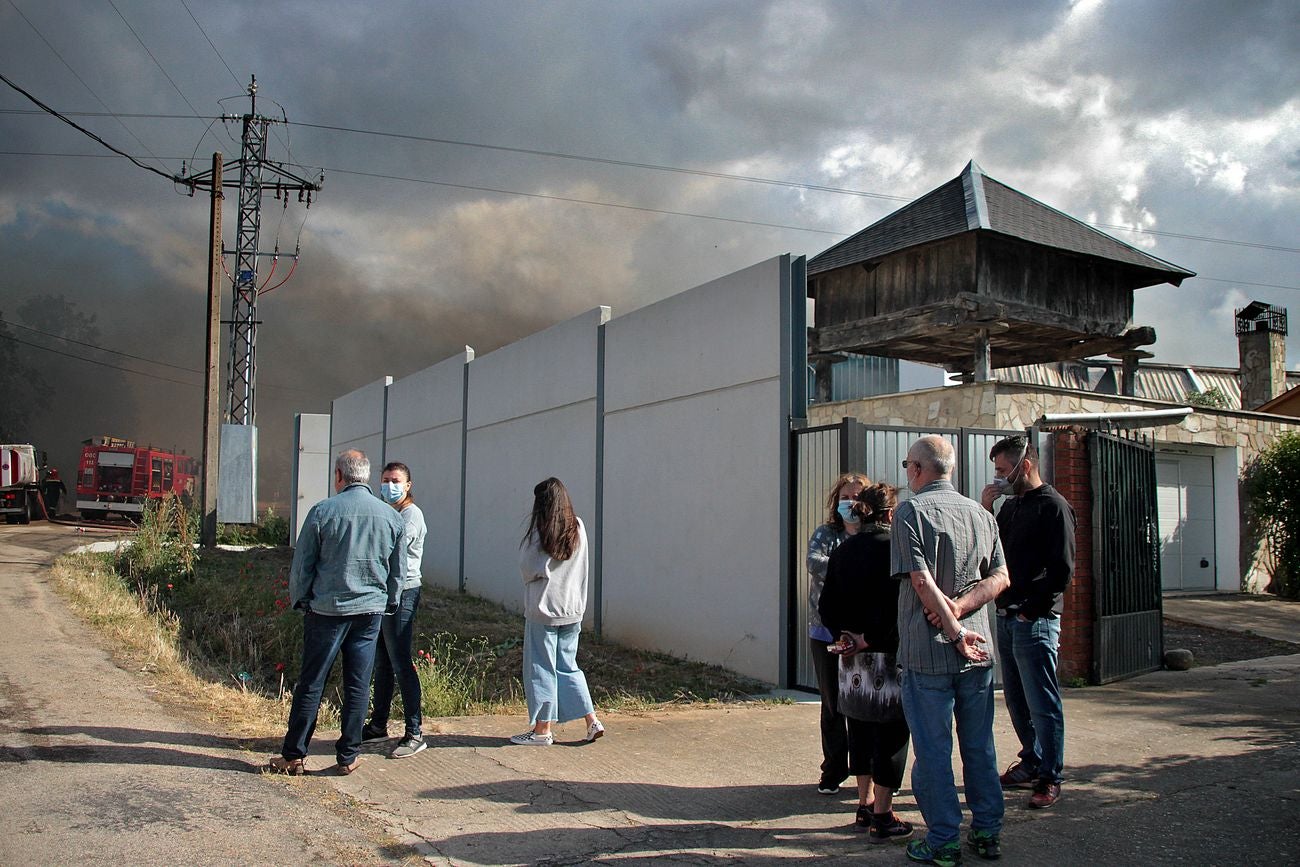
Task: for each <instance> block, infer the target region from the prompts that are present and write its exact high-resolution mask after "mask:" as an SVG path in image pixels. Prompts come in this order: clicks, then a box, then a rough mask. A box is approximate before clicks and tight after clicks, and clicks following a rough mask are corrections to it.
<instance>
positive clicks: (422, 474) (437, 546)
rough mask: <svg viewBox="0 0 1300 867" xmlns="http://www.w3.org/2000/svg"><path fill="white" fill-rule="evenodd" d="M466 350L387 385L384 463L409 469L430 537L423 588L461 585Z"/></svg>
mask: <svg viewBox="0 0 1300 867" xmlns="http://www.w3.org/2000/svg"><path fill="white" fill-rule="evenodd" d="M473 358H474V350H473V349H471V348H470V347H468V346H467V347H465V351H464V352H461V353H458V354H456V355H454V356H452V357H451V358H448V359H446V360H444V361H441V362H439V363H437V364H435V365H433V366H432V367H427V368H425V369H424V370H421V371H419V372H417V373H413V374H411V375H410V376H407V377H403V378H402V379H399V380H396V381H394V382H393V384H392V385H390V386H389V387H388V423H387V425H386V428H385V429H386V432H387V437H388V439H387V443H386V445H385V448H384V453H385V457H386V459H387V460H388V461H401V462H402V463H404V464H406V465H407V466H408V467H410V468H411V481H412V487H411V493H412V496H414V497H415V502H416V505H418V506H419V507H420V510H421V511H422V512H424V520H425V523H426V524H427V525H428V527H429V534H428V536H427V537H426V538H425V543H424V562H423V565H422V567H421V573H422V575H423V578H424V582H425V583H426V584H436V585H438V586H440V587H446V588H448V589H452V590H454V589H456V588H458V587H459V586H460V528H461V464H462V461H461V446H462V435H463V425H462V421H463V415H464V401H465V365H466V364H468V363H469V362H470V361H471V360H472V359H473Z"/></svg>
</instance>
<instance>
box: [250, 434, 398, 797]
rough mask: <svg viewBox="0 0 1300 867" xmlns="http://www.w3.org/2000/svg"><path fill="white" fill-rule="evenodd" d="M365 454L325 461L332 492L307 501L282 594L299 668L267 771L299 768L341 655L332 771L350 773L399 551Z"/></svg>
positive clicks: (394, 592)
mask: <svg viewBox="0 0 1300 867" xmlns="http://www.w3.org/2000/svg"><path fill="white" fill-rule="evenodd" d="M369 479H370V460H369V459H368V458H367V457H366V456H365V454H363V453H362V452H360V451H357V450H355V449H350V450H348V451H345V452H343V453H342V454H340V455H339V456H338V458H337V459H336V460H335V461H334V490H335V492H336V494H337V496H334V497H331V498H330V499H328V500H322V501H321V502H319V503H317V504H316V505H315V506H312V509H311V511H310V512H308V513H307V519H306V521H304V522H303V525H302V532H301V533H299V535H298V546H297V548H296V549H295V550H294V554H293V566H292V568H291V569H290V572H289V601H290V602H291V603H292V605H293V607H294V608H296V609H300V610H301V611H303V612H304V615H305V620H304V622H303V636H302V644H303V648H302V672H301V673H300V674H299V675H298V684H297V686H296V687H295V688H294V691H293V705H292V707H291V709H290V711H289V730H288V732H287V733H286V734H285V736H284V744H283V745H282V746H281V748H280V755H279V756H278V757H276V758H272V759H271V762H270V766H271V769H272V770H275V771H281V772H283V773H287V774H294V775H296V774H301V773H302V772H303V770H304V764H303V760H304V759H305V758H306V756H307V751H308V747H309V746H310V744H311V736H312V732H313V731H314V730H315V728H316V716H317V714H318V713H319V711H320V700H321V692H322V691H323V690H324V688H325V679H326V678H327V677H329V673H330V669H331V668H333V667H334V659H335V657H337V656H338V655H339V653H340V651H341V652H342V654H343V711H342V729H343V731H342V734H341V735H340V736H339V739H338V741H337V742H335V744H334V754H335V756H336V758H337V759H338V771H339V773H341V774H350V773H352V772H353V771H354V770H355V769H356V767H357V763H358V761H360V760H359V758H358V755H359V753H360V750H361V726H362V723H363V722H364V721H365V714H366V705H367V704H369V701H370V673H371V668H372V667H373V665H374V661H375V641H376V639H377V638H378V637H379V625H380V619H381V618H382V617H383V615H384V614H385V613H391V612H393V611H396V610H397V603H398V599H399V598H400V595H401V586H402V579H403V578H404V577H405V574H406V557H405V554H404V552H403V550H402V519H401V518H400V517H399V516H398V514H397V512H395V511H393V509H392V508H391V507H390V506H388V505H386V504H384V503H383V502H382V501H380V499H379V498H378V497H376V496H375V495H374V494H372V493H371V491H370V487H369Z"/></svg>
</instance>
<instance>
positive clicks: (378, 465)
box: [329, 376, 393, 494]
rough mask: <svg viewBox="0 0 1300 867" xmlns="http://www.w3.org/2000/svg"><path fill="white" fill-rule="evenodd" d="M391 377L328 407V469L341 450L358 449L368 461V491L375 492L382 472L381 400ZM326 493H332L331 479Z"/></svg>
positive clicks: (341, 398)
mask: <svg viewBox="0 0 1300 867" xmlns="http://www.w3.org/2000/svg"><path fill="white" fill-rule="evenodd" d="M392 381H393V378H392V377H391V376H384V377H380V378H379V379H377V380H376V381H374V382H371V383H369V384H367V385H363V386H361V387H360V388H358V389H356V390H354V391H350V392H348V393H347V394H345V395H343V396H342V397H339V398H335V400H334V402H333V404H332V405H331V407H330V418H331V424H330V470H329V472H330V473H331V474H332V473H333V466H334V458H335V457H336V456H337V455H338V453H339V452H341V451H343V450H344V449H360V450H361V451H363V452H365V454H366V457H368V458H370V488H371V490H373V491H378V490H379V476H380V475H381V473H382V472H383V469H384V400H385V396H386V394H387V390H388V386H389V385H390V384H391V383H392ZM330 493H331V494H332V493H334V485H333V481H332V479H331V484H330Z"/></svg>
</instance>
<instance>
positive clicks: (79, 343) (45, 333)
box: [0, 319, 203, 373]
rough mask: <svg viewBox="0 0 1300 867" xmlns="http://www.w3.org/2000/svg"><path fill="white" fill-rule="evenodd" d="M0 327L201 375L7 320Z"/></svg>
mask: <svg viewBox="0 0 1300 867" xmlns="http://www.w3.org/2000/svg"><path fill="white" fill-rule="evenodd" d="M0 325H8V326H10V327H11V328H21V329H22V330H23V331H30V332H32V333H33V334H39V335H41V336H42V337H53V338H54V339H55V340H63V341H66V342H67V343H75V344H76V345H77V346H84V347H86V348H87V349H97V350H99V351H100V352H111V353H112V354H113V355H120V356H122V357H123V358H130V359H134V360H135V361H146V362H148V363H149V364H160V365H162V366H163V367H171V368H175V369H176V370H184V371H186V372H188V373H203V371H202V370H200V369H199V368H197V367H185V366H184V365H180V364H172V363H171V362H169V361H158V360H157V359H155V358H145V357H144V356H143V355H132V354H131V353H129V352H122V351H121V350H119V349H109V348H108V347H107V346H99V345H98V344H95V343H87V342H85V341H84V340H73V339H72V338H71V337H64V336H63V335H62V334H51V333H50V332H48V331H41V330H40V329H39V328H32V327H31V326H30V325H19V324H18V323H17V322H11V321H9V320H8V319H0Z"/></svg>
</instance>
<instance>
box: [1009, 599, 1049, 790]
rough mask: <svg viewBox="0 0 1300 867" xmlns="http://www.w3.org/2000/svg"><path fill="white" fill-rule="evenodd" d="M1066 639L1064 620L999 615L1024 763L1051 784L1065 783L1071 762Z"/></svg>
mask: <svg viewBox="0 0 1300 867" xmlns="http://www.w3.org/2000/svg"><path fill="white" fill-rule="evenodd" d="M1060 641H1061V621H1060V620H1059V619H1058V618H1055V617H1040V618H1038V619H1037V620H1032V621H1029V622H1028V623H1026V622H1025V621H1023V620H1020V619H1018V618H1017V617H1016V616H1015V615H1014V614H1007V615H1006V616H1005V617H999V618H998V657H999V658H1000V659H1001V660H1002V680H1003V684H1002V697H1003V698H1004V699H1006V702H1007V714H1008V715H1009V716H1010V717H1011V725H1012V726H1014V727H1015V730H1016V737H1017V738H1019V739H1020V761H1021V762H1022V763H1024V766H1025V767H1026V768H1027V769H1029V770H1031V771H1036V772H1037V773H1038V779H1040V780H1046V781H1048V782H1050V783H1059V782H1061V779H1062V777H1061V768H1062V767H1063V765H1064V762H1065V712H1064V710H1063V709H1062V708H1061V687H1060V685H1059V684H1058V683H1057V681H1056V654H1057V648H1058V647H1059V645H1060Z"/></svg>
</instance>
